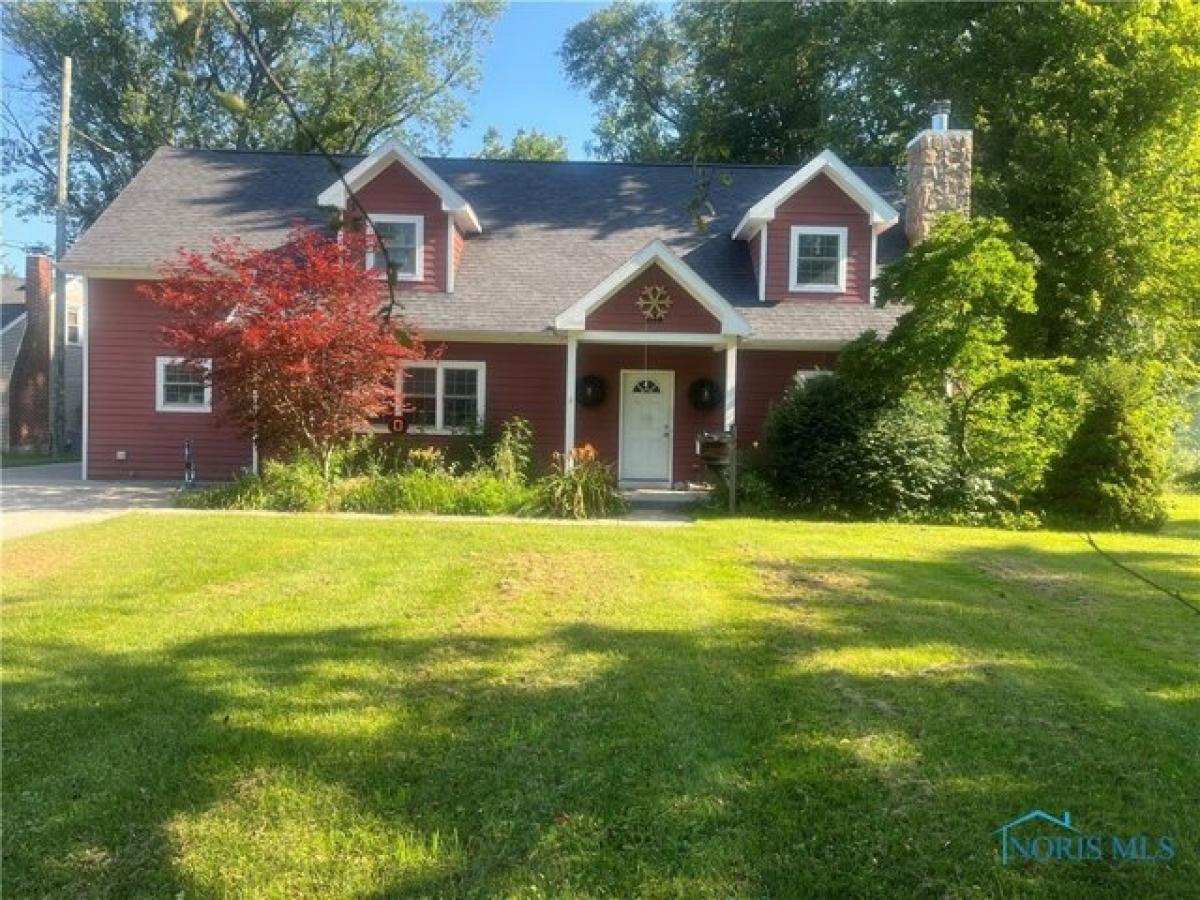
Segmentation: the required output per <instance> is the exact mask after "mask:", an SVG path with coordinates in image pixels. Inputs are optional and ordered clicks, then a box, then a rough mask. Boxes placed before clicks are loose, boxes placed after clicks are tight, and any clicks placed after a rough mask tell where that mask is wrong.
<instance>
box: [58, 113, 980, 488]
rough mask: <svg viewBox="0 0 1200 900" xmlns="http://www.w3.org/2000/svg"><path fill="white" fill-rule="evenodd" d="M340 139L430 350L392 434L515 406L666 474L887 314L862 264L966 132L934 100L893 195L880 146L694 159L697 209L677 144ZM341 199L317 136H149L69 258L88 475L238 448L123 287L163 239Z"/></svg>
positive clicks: (310, 214)
mask: <svg viewBox="0 0 1200 900" xmlns="http://www.w3.org/2000/svg"><path fill="white" fill-rule="evenodd" d="M342 159H343V162H344V165H345V168H346V169H347V179H348V181H349V183H350V185H351V186H352V189H353V190H354V191H355V193H356V194H357V196H358V197H359V199H360V200H361V202H362V203H363V205H364V206H365V207H366V208H367V210H368V211H369V213H370V214H371V217H372V219H373V220H374V222H375V224H376V226H377V228H378V230H379V231H380V232H381V238H382V240H384V241H386V243H387V246H388V248H389V250H390V253H391V255H392V257H393V259H394V260H395V261H397V262H398V263H399V264H400V267H401V274H400V292H401V300H402V303H403V310H402V313H401V314H402V315H403V316H404V317H405V318H406V319H407V320H409V321H411V322H412V323H413V324H414V325H416V326H417V327H419V329H420V330H421V331H422V332H423V333H424V335H425V337H426V339H427V342H428V344H429V345H430V346H431V347H439V346H441V347H444V350H443V351H442V352H441V354H440V355H439V357H438V359H437V361H430V362H424V363H415V364H412V365H410V366H408V367H407V370H406V377H404V378H400V377H398V379H397V385H398V391H403V394H404V400H405V401H406V402H407V403H409V404H411V407H412V409H413V412H412V413H411V415H410V416H409V426H410V427H409V434H408V436H406V437H405V438H404V440H409V441H422V442H430V443H433V442H437V441H444V440H445V439H446V437H447V436H448V435H451V434H453V433H455V432H456V431H460V430H462V429H463V428H465V427H467V426H469V425H472V424H473V423H474V422H476V421H477V420H478V421H481V422H483V423H484V424H485V426H486V427H492V428H494V427H495V426H496V425H498V424H499V423H500V422H502V421H504V420H505V419H508V418H509V417H512V416H523V417H524V418H526V419H528V420H529V421H530V423H531V424H532V426H533V429H534V433H535V436H536V444H537V448H536V449H537V452H538V455H539V457H540V458H541V459H543V460H546V459H548V458H549V455H550V453H551V452H552V451H556V450H563V449H564V448H569V447H572V446H578V445H580V444H583V443H590V444H592V445H593V446H594V447H596V449H597V450H598V451H599V453H600V454H601V456H602V457H603V458H605V459H608V460H610V461H611V462H612V463H613V464H614V465H615V466H616V467H617V470H618V472H619V474H620V477H621V480H622V481H623V482H629V483H635V484H678V483H680V482H685V481H689V480H698V479H701V478H704V477H705V475H706V473H705V471H704V466H703V464H702V462H701V460H699V458H698V457H697V456H696V453H695V439H696V435H697V433H698V432H699V431H700V430H702V429H722V428H733V427H735V426H736V428H737V434H738V440H739V443H740V444H742V445H743V446H747V445H750V444H752V443H753V442H754V441H755V440H757V439H758V437H759V434H760V431H761V429H762V426H763V422H764V421H765V419H766V416H767V413H768V410H769V408H770V406H771V404H772V403H774V402H775V401H776V400H778V398H779V397H780V396H781V395H782V394H783V393H784V391H785V390H787V388H788V386H789V385H791V384H792V383H793V382H794V380H795V379H796V377H797V376H798V374H800V373H804V372H808V371H812V370H816V369H829V368H832V367H834V366H836V364H837V358H838V352H839V350H840V349H841V348H842V347H843V346H845V345H846V343H848V342H849V341H851V340H853V339H854V338H856V337H858V336H859V335H860V334H862V333H863V332H865V331H868V330H874V331H876V332H879V333H885V332H887V331H888V330H889V329H890V328H891V327H892V325H893V324H894V322H895V320H896V318H897V315H898V313H899V311H898V310H897V309H895V308H886V309H885V308H879V307H877V306H876V305H875V304H874V302H873V289H872V286H871V281H872V278H873V276H874V275H875V273H876V272H877V271H878V270H879V267H880V266H882V265H885V264H886V263H887V262H889V261H891V260H894V259H896V258H897V257H898V256H899V255H901V254H902V253H903V252H904V251H905V248H906V247H907V246H908V243H909V239H908V237H906V232H907V235H909V236H911V237H912V238H913V239H920V238H921V237H923V236H924V235H925V233H926V231H927V229H928V225H929V222H930V220H931V219H932V217H933V216H935V215H937V214H938V213H940V212H942V211H945V210H950V209H958V210H965V209H966V208H967V206H968V204H969V184H970V167H971V136H970V132H963V131H951V130H948V128H947V124H946V120H945V116H940V117H937V118H935V122H934V127H933V128H931V129H929V130H926V131H923V132H921V134H919V135H918V136H917V137H916V138H914V139H913V141H912V142H911V143H910V146H909V167H908V177H907V179H906V182H907V188H906V194H907V196H906V197H905V196H902V193H901V190H900V188H899V185H898V179H897V177H896V174H895V173H894V172H893V171H892V170H891V169H888V168H854V167H850V166H847V165H845V164H844V163H842V161H841V160H839V159H838V158H837V157H836V156H835V155H834V154H832V153H829V152H825V153H821V154H820V155H818V156H817V157H816V158H814V159H812V160H810V161H809V162H807V163H806V164H804V165H802V166H799V167H788V166H711V167H707V171H706V175H707V176H708V177H707V178H705V179H704V181H705V182H706V183H707V184H708V185H709V190H708V197H707V200H706V202H705V203H703V204H701V205H700V206H699V207H698V206H697V203H696V200H697V192H698V190H699V188H698V184H699V180H698V178H697V175H698V170H697V169H696V168H695V167H693V166H690V165H634V164H612V163H572V162H560V163H555V162H511V161H500V160H481V159H430V158H426V159H419V158H417V157H415V156H413V155H412V154H411V153H409V152H408V151H407V150H405V148H404V147H402V146H400V145H399V144H396V143H388V144H386V145H384V146H383V147H381V148H380V149H379V150H377V151H375V152H374V153H372V154H371V155H369V156H367V157H365V158H363V157H343V158H342ZM697 208H701V209H704V210H705V211H706V215H705V216H704V227H703V228H699V227H697V224H696V221H695V216H694V210H695V209H697ZM905 208H906V209H905ZM902 209H905V215H906V222H904V223H901V221H900V220H901V210H902ZM353 218H354V212H353V210H352V209H351V208H348V204H347V202H346V196H345V192H344V189H343V187H342V185H341V184H340V183H339V182H338V181H337V179H336V178H335V176H334V175H333V173H332V172H331V171H330V168H329V165H328V163H327V162H326V161H325V160H323V159H322V158H321V157H319V156H314V155H297V154H289V153H248V152H233V151H229V152H224V151H220V152H218V151H198V150H180V149H172V148H164V149H160V150H159V151H158V152H157V153H156V154H155V155H154V157H153V158H152V159H151V160H150V161H149V162H148V163H147V164H146V165H145V166H144V167H143V169H142V170H141V171H140V172H139V173H138V175H137V176H136V177H135V178H134V179H133V181H132V182H130V184H129V185H128V186H127V187H126V188H125V190H124V191H122V192H121V194H120V196H118V197H117V199H116V200H114V201H113V203H112V204H111V206H109V208H108V209H107V210H106V211H105V212H104V213H103V215H101V216H100V218H99V219H98V220H97V221H96V223H95V224H94V225H93V226H92V227H91V228H90V229H88V231H87V232H86V233H85V234H84V235H83V236H82V237H81V238H80V239H79V241H78V242H77V243H76V244H75V246H74V247H73V248H72V249H71V250H70V252H69V253H68V254H67V256H66V258H65V261H64V264H65V265H66V266H67V268H68V270H69V271H73V272H77V273H79V274H80V275H82V276H84V278H85V280H86V296H87V308H88V316H89V319H90V321H89V322H88V324H87V327H86V333H87V336H88V348H87V360H88V369H89V374H90V380H91V383H90V386H89V389H88V392H87V396H88V398H89V399H88V408H87V411H86V425H87V427H86V433H85V445H86V472H87V476H88V477H93V478H118V477H120V478H124V477H162V476H174V475H177V474H179V473H180V472H181V470H182V459H183V445H184V442H185V441H190V442H191V443H192V446H193V447H194V452H195V459H196V464H197V469H198V474H199V475H200V477H202V478H225V477H229V476H231V475H233V474H234V473H235V472H237V471H238V470H239V469H241V468H242V467H245V466H247V465H249V464H250V461H251V458H252V450H251V447H250V444H249V442H248V441H247V440H246V439H244V438H243V437H241V436H239V435H238V434H237V433H236V431H234V430H233V429H231V428H230V427H229V426H228V425H227V424H223V423H222V421H221V418H220V416H219V412H220V410H219V402H218V404H217V406H216V407H214V404H213V402H212V397H211V393H210V391H209V389H208V388H207V387H205V386H204V385H203V384H198V383H195V382H194V380H193V377H192V376H191V375H190V374H189V372H188V370H186V369H183V368H182V367H180V366H178V365H176V364H175V359H174V357H173V356H172V353H171V351H170V350H169V349H168V348H166V347H165V346H164V345H163V344H162V343H161V341H160V337H159V334H160V328H161V326H162V325H163V323H164V322H166V321H168V318H167V315H166V314H165V313H164V312H163V311H162V310H160V309H159V308H157V307H156V306H154V305H153V304H152V303H151V302H149V301H148V300H146V299H145V298H144V297H143V296H142V295H141V294H139V293H138V286H139V284H140V283H142V282H145V281H147V280H149V279H154V278H155V277H157V275H158V273H159V271H160V267H161V265H162V263H163V262H164V261H166V260H167V259H169V258H170V257H171V256H173V255H174V253H175V252H176V251H177V250H178V249H179V248H180V247H185V248H188V249H193V250H205V249H207V248H209V247H210V246H211V242H212V239H213V238H214V237H216V236H225V237H232V236H237V237H240V238H241V239H242V240H243V241H245V242H246V243H247V244H249V245H251V246H256V247H270V246H278V245H280V244H281V243H282V242H283V241H284V240H285V239H286V236H287V234H288V231H289V229H290V227H291V226H292V225H293V224H294V223H295V222H297V221H304V222H309V223H313V224H317V225H325V226H331V225H332V224H333V223H336V222H341V221H343V220H344V221H345V222H346V223H351V220H352V219H353ZM351 224H352V223H351ZM372 261H373V260H369V261H368V264H370V263H371V262H372ZM381 290H383V288H382V287H381ZM213 377H214V381H215V383H217V384H219V382H220V377H221V373H220V371H219V370H218V371H216V372H215V373H214V376H213Z"/></svg>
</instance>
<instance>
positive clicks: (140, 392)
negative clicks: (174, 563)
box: [87, 279, 250, 479]
mask: <svg viewBox="0 0 1200 900" xmlns="http://www.w3.org/2000/svg"><path fill="white" fill-rule="evenodd" d="M136 291H137V282H133V281H116V280H104V279H90V280H89V281H88V304H89V311H88V328H89V330H88V345H89V346H88V368H89V370H90V371H89V378H90V381H89V387H88V410H87V415H88V477H89V478H169V479H182V478H183V442H184V441H185V440H189V439H190V440H191V442H192V447H193V451H194V453H195V459H196V466H197V475H198V477H199V478H201V479H225V478H231V477H233V476H235V475H236V474H237V473H238V471H239V470H240V469H241V468H242V467H243V466H248V465H249V464H250V442H249V441H247V440H245V439H243V438H241V437H239V436H238V434H237V432H236V431H235V430H234V429H233V428H231V427H230V426H228V425H222V424H219V419H220V416H219V412H220V407H219V405H214V410H213V412H211V413H170V412H156V411H155V409H154V407H155V399H156V398H155V396H154V392H155V357H157V356H172V355H174V354H173V353H172V351H171V350H170V349H168V348H167V347H165V346H164V345H163V344H162V342H161V341H160V340H159V333H160V329H161V327H162V326H163V325H165V324H166V323H167V322H168V321H169V318H170V317H169V315H168V314H167V313H166V312H165V311H164V310H162V309H160V308H159V307H157V306H155V305H154V304H153V303H152V302H151V301H149V300H146V299H145V298H143V297H141V296H139V295H138V294H137V292H136ZM215 378H218V379H219V378H220V373H219V372H217V373H215ZM119 450H124V451H125V453H126V459H125V460H123V461H120V460H118V459H117V458H116V454H117V451H119Z"/></svg>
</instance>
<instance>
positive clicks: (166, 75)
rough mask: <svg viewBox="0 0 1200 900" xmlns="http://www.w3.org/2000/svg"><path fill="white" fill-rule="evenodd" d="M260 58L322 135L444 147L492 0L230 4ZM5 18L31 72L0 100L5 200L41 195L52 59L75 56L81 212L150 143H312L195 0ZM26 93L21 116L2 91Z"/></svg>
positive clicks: (53, 121) (214, 9)
mask: <svg viewBox="0 0 1200 900" xmlns="http://www.w3.org/2000/svg"><path fill="white" fill-rule="evenodd" d="M233 6H234V7H235V9H236V10H237V13H238V16H239V17H240V18H241V19H242V20H243V21H245V22H246V23H247V27H248V29H249V31H250V33H251V34H252V35H253V37H254V40H255V42H256V44H257V45H258V46H259V47H260V48H261V49H262V51H263V54H264V56H265V58H266V59H267V61H268V63H269V65H270V67H271V69H272V70H273V71H274V72H275V73H277V74H278V76H279V77H280V79H281V80H282V81H283V83H284V84H285V85H287V87H288V89H289V93H290V94H291V96H292V97H293V98H294V99H295V101H296V103H297V105H298V107H299V108H300V110H301V111H302V113H303V117H304V120H305V122H306V123H308V124H309V126H310V127H311V128H313V129H314V130H315V132H316V134H317V135H318V137H319V138H320V140H321V141H322V142H323V143H325V144H326V145H327V146H329V147H330V149H332V150H334V151H335V152H339V153H358V152H363V151H365V150H366V149H367V148H369V147H370V146H371V145H372V144H373V143H376V142H377V141H378V140H379V139H380V138H382V137H384V136H387V135H397V136H399V137H400V138H401V139H402V140H404V141H405V143H407V144H409V145H410V146H414V147H417V148H426V149H444V148H445V147H446V145H447V144H448V141H449V138H450V135H451V133H452V132H453V130H454V129H455V128H456V127H457V126H458V125H459V124H461V123H462V121H463V120H464V118H465V115H466V106H465V103H464V93H465V92H468V91H471V90H473V89H474V88H475V87H476V85H477V83H478V79H479V75H480V69H479V64H480V57H481V54H482V50H483V48H484V46H485V44H486V43H487V41H488V40H489V39H490V35H491V28H492V25H493V24H494V22H495V20H496V18H497V16H498V15H499V12H500V8H501V6H500V4H499V3H498V2H494V0H479V2H460V3H452V4H449V5H447V6H446V7H444V8H441V9H440V10H438V11H436V12H434V11H430V10H427V9H424V8H420V7H408V6H400V5H397V4H382V3H377V2H371V0H343V2H339V3H307V2H301V0H279V2H273V3H257V2H251V0H238V2H235V3H234V4H233ZM3 34H4V37H5V40H6V41H7V43H8V45H9V46H11V47H13V48H16V49H17V50H18V52H19V53H20V54H21V56H22V57H23V58H24V60H25V61H26V63H27V65H28V68H29V72H28V76H27V83H26V84H24V85H22V86H20V87H21V90H20V91H17V92H10V100H9V101H8V102H7V103H6V105H5V106H4V109H3V115H4V118H5V121H6V125H7V126H8V127H7V128H6V133H7V136H6V137H5V139H4V145H3V148H4V154H3V163H4V171H5V172H6V173H9V174H15V175H17V176H18V181H17V183H16V185H15V188H14V190H13V191H12V192H11V196H12V197H14V198H21V200H20V206H19V207H18V212H20V213H22V214H39V213H44V212H46V211H47V210H49V209H50V208H52V205H53V198H54V183H53V172H54V168H55V166H54V160H55V158H56V152H57V151H56V143H55V141H56V132H55V129H56V126H57V118H58V113H57V109H58V96H59V86H60V78H61V61H62V57H63V56H65V55H70V56H71V57H73V59H74V61H75V83H74V98H73V102H72V114H73V119H74V125H75V139H74V140H73V142H72V159H71V175H72V179H71V180H72V183H71V207H72V213H73V218H74V219H75V222H76V224H77V225H87V224H89V223H90V222H92V221H93V220H94V219H95V218H96V216H97V215H99V212H100V210H102V209H103V208H104V207H105V206H106V205H107V204H108V203H109V202H111V200H112V199H113V198H114V197H115V196H116V194H117V192H118V191H119V190H120V189H121V188H122V187H123V186H124V185H125V184H126V183H128V181H129V179H130V178H132V177H133V175H134V173H136V171H137V170H138V168H140V167H141V165H142V164H143V163H144V162H145V161H146V160H147V159H149V157H150V155H151V154H152V153H153V152H154V150H155V149H156V148H158V147H159V146H163V145H168V146H179V147H209V148H229V149H242V150H301V151H308V150H311V149H312V147H311V141H310V140H309V139H307V138H306V137H305V136H304V135H303V134H302V133H301V131H300V130H299V129H298V128H297V126H296V123H295V122H294V121H293V119H292V118H291V117H290V116H289V115H288V112H287V110H286V109H285V107H284V105H283V103H282V102H281V100H280V99H279V97H278V96H277V95H276V93H275V92H274V91H273V89H272V88H271V85H270V83H269V81H268V79H267V78H266V77H265V75H264V73H263V71H262V69H261V67H260V66H258V65H257V64H256V61H255V60H254V59H253V57H252V55H251V54H250V53H249V51H248V50H247V48H246V47H245V45H244V44H243V43H242V42H241V41H240V40H239V38H238V36H237V33H236V30H235V28H234V26H233V25H232V23H231V22H230V21H229V19H228V17H226V16H224V15H221V14H220V10H219V7H218V6H217V4H215V3H212V2H208V0H174V2H172V3H170V4H163V3H156V2H147V0H126V2H121V3H110V2H104V0H83V2H80V3H77V4H60V3H53V2H45V0H23V2H18V3H14V4H12V5H11V6H9V7H8V8H7V9H6V10H5V17H4V22H3ZM13 98H15V99H17V100H29V101H30V102H31V104H32V116H31V115H30V114H29V110H28V109H27V108H24V107H18V106H14V105H13V104H14V99H13Z"/></svg>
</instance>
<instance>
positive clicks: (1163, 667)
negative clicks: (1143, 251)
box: [3, 497, 1200, 898]
mask: <svg viewBox="0 0 1200 900" xmlns="http://www.w3.org/2000/svg"><path fill="white" fill-rule="evenodd" d="M1101 543H1102V545H1103V546H1104V547H1105V548H1106V549H1108V550H1110V551H1112V552H1113V553H1115V554H1116V555H1118V556H1119V558H1121V559H1122V560H1123V561H1125V562H1127V563H1129V564H1130V565H1133V566H1136V567H1137V568H1138V569H1140V570H1141V571H1143V572H1145V573H1146V574H1148V575H1150V576H1152V577H1154V578H1156V579H1158V580H1161V581H1162V582H1164V583H1167V584H1169V585H1171V586H1173V587H1176V588H1178V589H1181V590H1183V591H1184V592H1185V593H1186V594H1187V595H1189V596H1190V597H1191V598H1193V599H1194V600H1200V498H1194V497H1193V498H1181V500H1180V506H1179V508H1178V509H1177V513H1176V521H1175V522H1174V524H1173V525H1172V526H1171V528H1170V529H1169V530H1168V531H1167V532H1165V533H1163V534H1161V535H1158V536H1155V537H1139V536H1117V535H1108V536H1104V537H1102V538H1101ZM3 567H4V569H3V571H4V584H3V589H4V635H3V637H4V647H3V650H4V670H3V679H4V696H3V751H4V759H3V762H4V768H3V826H4V832H3V852H4V858H3V879H4V885H3V887H4V895H5V897H14V898H16V897H37V896H46V897H56V898H57V897H74V896H89V897H122V898H124V897H137V896H144V897H176V896H181V897H225V896H268V897H301V896H304V897H322V898H324V897H378V896H395V895H418V896H479V897H496V896H506V897H564V896H579V897H583V896H587V897H599V896H607V897H635V896H636V897H664V896H669V897H681V898H696V897H730V896H750V897H785V896H797V897H811V896H824V897H834V896H837V897H862V896H877V897H887V898H899V897H909V896H929V897H1026V896H1063V897H1079V896H1085V895H1086V896H1109V897H1114V898H1117V897H1119V898H1128V897H1135V896H1161V897H1181V896H1185V895H1189V896H1196V892H1197V885H1198V884H1200V861H1198V859H1200V858H1198V854H1200V616H1197V615H1195V614H1193V613H1191V612H1189V611H1188V610H1187V609H1185V608H1184V607H1183V606H1181V605H1180V604H1178V603H1176V602H1175V601H1173V600H1171V599H1170V598H1168V597H1166V596H1163V595H1160V594H1156V593H1154V592H1153V591H1150V590H1149V589H1147V588H1145V587H1144V586H1143V585H1141V584H1140V583H1138V582H1137V581H1135V580H1133V579H1131V578H1129V577H1128V576H1126V575H1123V574H1121V573H1119V572H1118V571H1117V570H1116V569H1114V568H1113V567H1112V566H1111V565H1110V564H1109V563H1108V562H1105V561H1104V560H1103V559H1101V558H1100V557H1098V556H1097V555H1096V554H1095V553H1093V552H1092V551H1091V550H1089V549H1088V548H1087V547H1086V546H1085V545H1084V544H1083V543H1082V541H1081V540H1080V538H1079V537H1078V536H1076V535H1070V534H1055V533H1036V534H1022V533H1006V532H999V531H984V530H968V529H957V528H937V527H921V526H896V525H833V524H818V523H802V524H795V523H793V524H789V523H783V522H766V523H764V522H756V521H749V520H741V521H708V522H703V523H701V524H699V525H697V526H695V527H693V528H674V529H671V528H661V529H660V528H645V527H631V526H622V525H597V526H588V525H582V526H581V525H570V524H567V525H562V524H542V523H531V524H477V523H461V524H460V523H449V524H446V523H433V522H421V521H413V520H409V521H404V520H396V521H382V520H362V521H353V520H350V521H347V520H346V519H328V518H325V519H322V518H304V517H297V518H283V517H233V516H229V517H222V516H221V515H220V514H213V515H190V516H183V515H180V516H161V515H146V514H143V515H131V516H127V517H124V518H121V519H117V520H112V521H109V522H105V523H102V524H97V525H92V526H86V527H81V528H77V529H74V530H70V531H64V532H60V533H57V534H52V535H45V536H40V537H33V538H29V539H26V540H22V541H17V542H13V543H10V544H7V545H5V547H4V559H3ZM1035 807H1041V808H1043V809H1046V810H1048V811H1050V812H1052V813H1054V814H1056V815H1057V814H1059V813H1061V812H1062V811H1064V810H1069V811H1070V812H1071V815H1072V819H1073V822H1074V824H1075V825H1077V826H1078V827H1080V828H1081V829H1084V830H1086V831H1088V832H1103V833H1110V832H1116V833H1119V834H1122V835H1125V834H1136V833H1143V834H1148V835H1151V836H1157V835H1158V834H1161V833H1167V834H1170V835H1172V836H1173V838H1174V840H1175V844H1176V847H1177V857H1176V859H1175V861H1174V862H1172V863H1170V864H1162V863H1146V862H1144V863H1136V862H1125V863H1121V864H1114V863H1110V862H1102V863H1068V862H1051V863H1045V864H1036V863H1023V864H1021V865H1013V866H1010V867H1007V868H1005V867H1004V866H1002V865H1001V863H1000V858H999V852H998V849H999V845H998V843H997V839H996V838H995V837H994V836H993V834H992V832H993V830H995V829H996V828H998V827H999V826H1000V825H1002V824H1003V823H1005V822H1006V821H1008V820H1010V819H1011V818H1013V817H1015V816H1017V815H1018V814H1021V813H1024V812H1026V811H1028V810H1030V809H1032V808H1035Z"/></svg>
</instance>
